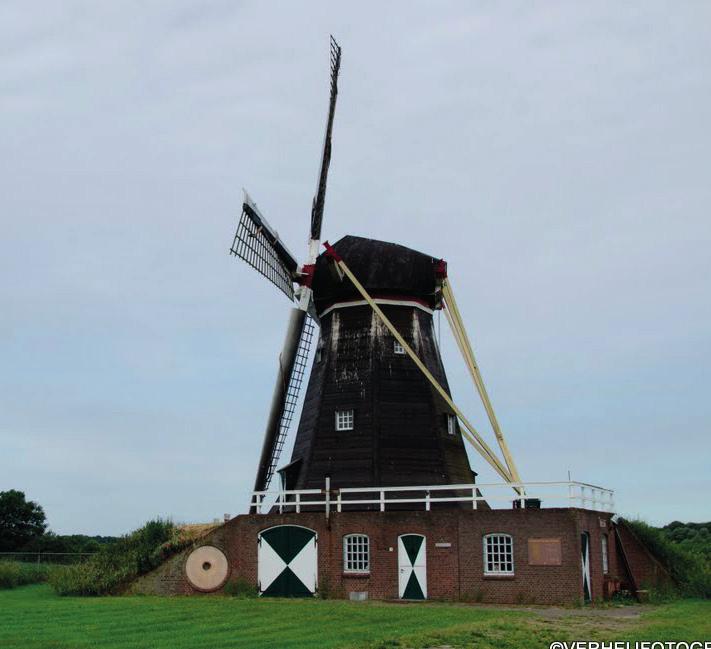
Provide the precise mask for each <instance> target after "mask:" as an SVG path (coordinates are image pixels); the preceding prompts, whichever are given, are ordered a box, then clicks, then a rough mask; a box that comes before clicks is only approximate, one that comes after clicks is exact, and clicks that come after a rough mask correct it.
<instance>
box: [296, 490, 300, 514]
mask: <svg viewBox="0 0 711 649" xmlns="http://www.w3.org/2000/svg"><path fill="white" fill-rule="evenodd" d="M296 513H297V514H300V513H301V494H300V493H299V492H298V491H297V492H296Z"/></svg>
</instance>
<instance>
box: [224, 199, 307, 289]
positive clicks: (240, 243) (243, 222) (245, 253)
mask: <svg viewBox="0 0 711 649" xmlns="http://www.w3.org/2000/svg"><path fill="white" fill-rule="evenodd" d="M230 252H231V253H232V254H233V255H235V256H236V257H239V258H240V259H243V260H244V261H246V262H247V263H248V264H249V265H250V266H251V267H252V268H254V269H255V270H256V271H257V272H258V273H259V274H260V275H263V276H264V277H266V278H267V279H268V280H269V281H270V282H271V283H272V284H274V286H276V287H277V288H278V289H279V290H280V291H282V292H283V293H284V295H286V296H287V297H288V298H289V299H290V300H292V301H293V300H294V279H293V276H294V275H293V274H294V273H295V272H296V269H297V267H298V264H297V262H296V260H295V259H294V257H293V256H292V255H291V253H289V251H288V250H287V249H286V246H284V244H283V243H282V242H281V240H280V239H279V236H278V235H277V234H276V233H275V232H274V231H273V230H272V229H271V227H270V226H269V224H268V223H267V222H266V220H265V219H264V217H262V216H261V214H259V212H258V211H257V210H256V209H255V207H253V206H252V205H250V203H249V202H248V199H247V198H246V197H245V202H244V204H243V205H242V216H241V217H240V220H239V224H238V225H237V231H236V232H235V237H234V240H233V242H232V247H231V248H230Z"/></svg>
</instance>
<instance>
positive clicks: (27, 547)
mask: <svg viewBox="0 0 711 649" xmlns="http://www.w3.org/2000/svg"><path fill="white" fill-rule="evenodd" d="M115 540H116V538H115V537H112V536H99V535H97V536H87V535H85V534H68V535H67V534H55V533H54V532H52V531H51V530H50V529H49V525H48V523H47V517H46V515H45V513H44V509H42V506H41V505H39V504H38V503H36V502H34V501H32V500H27V497H26V496H25V494H24V492H22V491H18V490H16V489H10V490H8V491H0V552H32V553H36V552H97V551H98V550H99V549H101V547H102V546H104V545H106V544H107V543H111V542H112V541H115Z"/></svg>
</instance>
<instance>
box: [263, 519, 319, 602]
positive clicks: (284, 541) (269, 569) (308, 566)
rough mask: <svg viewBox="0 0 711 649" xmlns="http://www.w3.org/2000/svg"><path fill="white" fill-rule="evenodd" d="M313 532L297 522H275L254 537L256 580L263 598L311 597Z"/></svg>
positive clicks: (314, 567)
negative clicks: (293, 523) (274, 524)
mask: <svg viewBox="0 0 711 649" xmlns="http://www.w3.org/2000/svg"><path fill="white" fill-rule="evenodd" d="M317 542H318V540H317V536H316V532H314V531H313V530H310V529H308V528H306V527H301V526H300V525H278V526H277V527H270V528H269V529H268V530H263V531H262V532H260V533H259V535H258V537H257V543H258V550H257V580H258V583H259V594H260V595H261V596H263V597H311V596H312V595H314V594H315V593H316V586H317V583H318V581H317V573H318V552H317Z"/></svg>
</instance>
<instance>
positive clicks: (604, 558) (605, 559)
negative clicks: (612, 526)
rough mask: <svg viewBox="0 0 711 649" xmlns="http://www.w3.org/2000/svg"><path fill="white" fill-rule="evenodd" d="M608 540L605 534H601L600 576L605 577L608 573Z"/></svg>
mask: <svg viewBox="0 0 711 649" xmlns="http://www.w3.org/2000/svg"><path fill="white" fill-rule="evenodd" d="M608 543H609V541H608V538H607V534H603V535H602V536H601V537H600V544H601V547H602V574H603V575H606V574H607V573H608V572H610V555H609V554H608V550H609V548H608Z"/></svg>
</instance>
